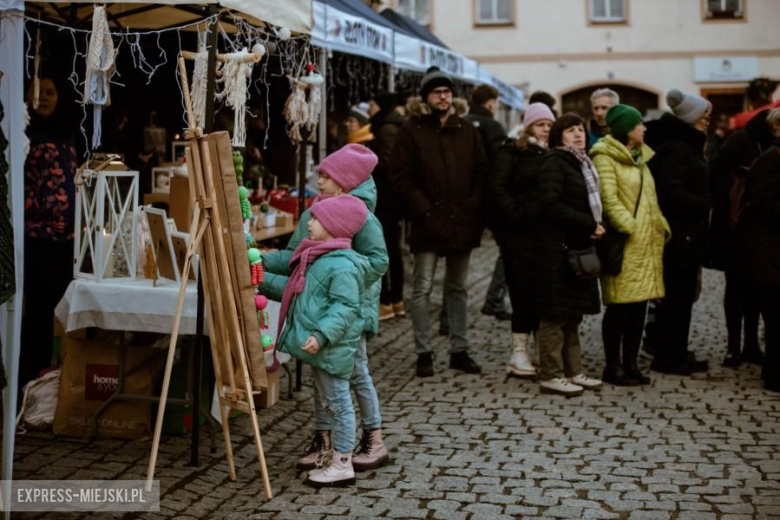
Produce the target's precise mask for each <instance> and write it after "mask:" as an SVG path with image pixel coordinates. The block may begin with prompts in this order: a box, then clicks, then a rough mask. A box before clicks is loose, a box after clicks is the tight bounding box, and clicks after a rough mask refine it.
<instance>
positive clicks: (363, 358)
mask: <svg viewBox="0 0 780 520" xmlns="http://www.w3.org/2000/svg"><path fill="white" fill-rule="evenodd" d="M377 162H378V159H377V156H376V155H375V154H374V153H373V152H372V151H371V150H369V149H368V148H366V147H365V146H362V145H358V144H348V145H346V146H344V147H343V148H341V149H340V150H338V151H336V152H335V153H332V154H331V155H329V156H328V157H326V158H325V159H324V160H323V161H322V162H321V163H320V165H319V173H320V179H319V186H320V193H321V194H320V196H319V197H318V198H317V201H318V202H319V201H322V200H325V199H328V198H331V197H334V196H336V195H341V194H344V193H349V194H350V195H353V196H355V197H357V198H358V199H359V200H361V201H362V203H363V205H364V206H365V207H366V209H367V210H368V217H367V218H366V219H365V223H364V224H363V225H362V227H361V228H360V230H359V231H358V233H357V234H356V235H355V237H354V239H353V240H352V247H353V249H354V250H355V251H357V252H358V253H360V254H361V255H363V256H365V257H366V258H367V259H368V262H369V269H368V270H367V271H366V277H365V280H364V287H365V291H364V293H363V300H362V308H361V317H362V318H363V334H362V336H361V337H360V344H359V348H358V351H357V353H356V355H355V371H354V372H353V375H352V388H354V390H355V395H356V396H357V401H358V408H360V418H361V422H362V426H363V433H362V435H361V437H360V442H359V444H358V446H357V448H356V453H355V457H354V459H353V460H352V464H353V465H354V467H355V469H356V470H358V471H359V470H367V469H373V468H376V467H379V466H381V465H382V464H385V463H386V462H387V461H388V460H389V458H388V453H387V449H386V448H385V445H384V441H383V440H382V416H381V414H380V411H379V398H378V397H377V393H376V389H375V388H374V381H373V379H372V378H371V374H370V372H369V369H368V340H369V339H370V338H371V337H373V336H374V335H375V334H376V333H377V332H378V331H379V293H380V292H381V287H382V277H383V276H384V274H385V271H387V266H388V263H389V260H388V256H387V247H386V246H385V240H384V235H383V233H382V226H381V225H380V224H379V220H378V219H377V218H376V217H375V216H374V214H373V211H374V209H375V208H376V199H377V193H376V184H375V183H374V180H373V179H372V177H371V172H372V171H373V170H374V168H375V167H376V165H377ZM310 219H311V210H306V211H304V212H303V214H302V215H301V218H300V220H299V221H298V226H297V227H296V229H295V233H293V236H292V238H290V242H289V243H288V244H287V248H286V249H283V250H281V251H277V252H274V253H266V254H265V255H263V269H264V270H265V272H266V273H270V274H281V275H289V274H290V269H291V266H290V262H291V260H292V256H293V253H294V252H295V251H296V249H297V248H298V246H299V244H300V243H301V242H302V241H303V240H304V239H305V238H306V236H308V224H309V220H310ZM265 286H266V284H265V283H264V284H263V285H261V286H260V289H261V291H264V288H265ZM266 296H269V297H270V298H271V299H277V300H278V298H275V297H274V296H273V295H271V294H266ZM318 400H319V390H318V388H317V387H316V386H315V387H314V401H315V403H317V402H318ZM314 426H315V433H314V438H313V440H312V442H311V444H310V445H309V447H308V448H307V453H306V455H305V456H304V457H302V458H301V459H300V460H299V461H298V469H312V468H314V467H315V466H316V465H317V464H318V463H319V462H321V459H322V456H323V454H325V453H327V451H328V450H329V449H330V447H331V440H332V439H331V430H332V421H331V418H330V417H329V416H328V414H327V412H326V411H325V410H324V409H323V408H322V407H319V406H317V407H316V410H315V424H314Z"/></svg>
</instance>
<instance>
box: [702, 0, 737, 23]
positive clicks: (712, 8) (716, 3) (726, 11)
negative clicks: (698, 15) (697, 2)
mask: <svg viewBox="0 0 780 520" xmlns="http://www.w3.org/2000/svg"><path fill="white" fill-rule="evenodd" d="M705 1H706V6H707V7H706V12H705V17H706V18H709V19H713V18H714V19H717V18H720V19H723V18H725V19H729V18H732V19H733V18H743V17H744V11H745V9H744V5H743V4H744V3H745V2H744V0H705Z"/></svg>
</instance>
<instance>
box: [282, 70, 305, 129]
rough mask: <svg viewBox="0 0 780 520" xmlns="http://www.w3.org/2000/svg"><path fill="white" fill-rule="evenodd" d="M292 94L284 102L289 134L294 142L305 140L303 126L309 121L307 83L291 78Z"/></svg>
mask: <svg viewBox="0 0 780 520" xmlns="http://www.w3.org/2000/svg"><path fill="white" fill-rule="evenodd" d="M290 83H291V84H292V88H293V91H292V94H290V97H288V98H287V102H286V103H285V104H284V117H285V119H287V135H289V136H290V139H291V140H292V141H293V142H294V143H300V142H301V141H303V136H302V135H301V127H302V126H305V125H306V124H307V123H308V121H309V103H308V102H307V101H306V87H307V85H306V83H303V82H301V81H299V80H297V79H295V78H290Z"/></svg>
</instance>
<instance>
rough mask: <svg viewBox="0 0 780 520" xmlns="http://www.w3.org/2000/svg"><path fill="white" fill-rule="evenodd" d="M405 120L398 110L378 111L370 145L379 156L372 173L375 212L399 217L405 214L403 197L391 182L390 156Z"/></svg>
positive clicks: (373, 121)
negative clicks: (375, 200)
mask: <svg viewBox="0 0 780 520" xmlns="http://www.w3.org/2000/svg"><path fill="white" fill-rule="evenodd" d="M404 121H405V119H404V117H403V116H402V115H401V114H399V113H398V111H396V110H392V111H390V112H384V111H383V112H378V113H377V114H375V115H374V117H373V118H371V133H373V134H374V140H373V141H371V142H370V143H369V145H368V146H369V148H371V151H373V152H374V153H375V154H376V156H377V157H378V158H379V162H378V163H377V165H376V168H374V172H373V174H372V177H374V182H376V189H377V193H378V200H377V205H376V212H375V213H377V214H385V215H388V216H390V217H397V218H399V219H400V217H401V215H402V214H403V197H401V196H400V195H398V193H396V191H395V189H393V185H392V182H390V158H391V157H392V155H393V145H394V144H395V136H396V134H397V133H398V129H399V128H400V127H401V125H402V124H404Z"/></svg>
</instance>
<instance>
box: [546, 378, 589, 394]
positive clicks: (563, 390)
mask: <svg viewBox="0 0 780 520" xmlns="http://www.w3.org/2000/svg"><path fill="white" fill-rule="evenodd" d="M539 388H540V389H541V391H542V393H543V394H557V395H565V396H566V397H576V396H578V395H582V392H583V390H584V389H583V388H582V387H581V386H579V385H575V384H573V383H570V382H569V381H568V380H566V379H564V378H563V377H555V378H553V379H548V380H547V381H541V382H540V383H539Z"/></svg>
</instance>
